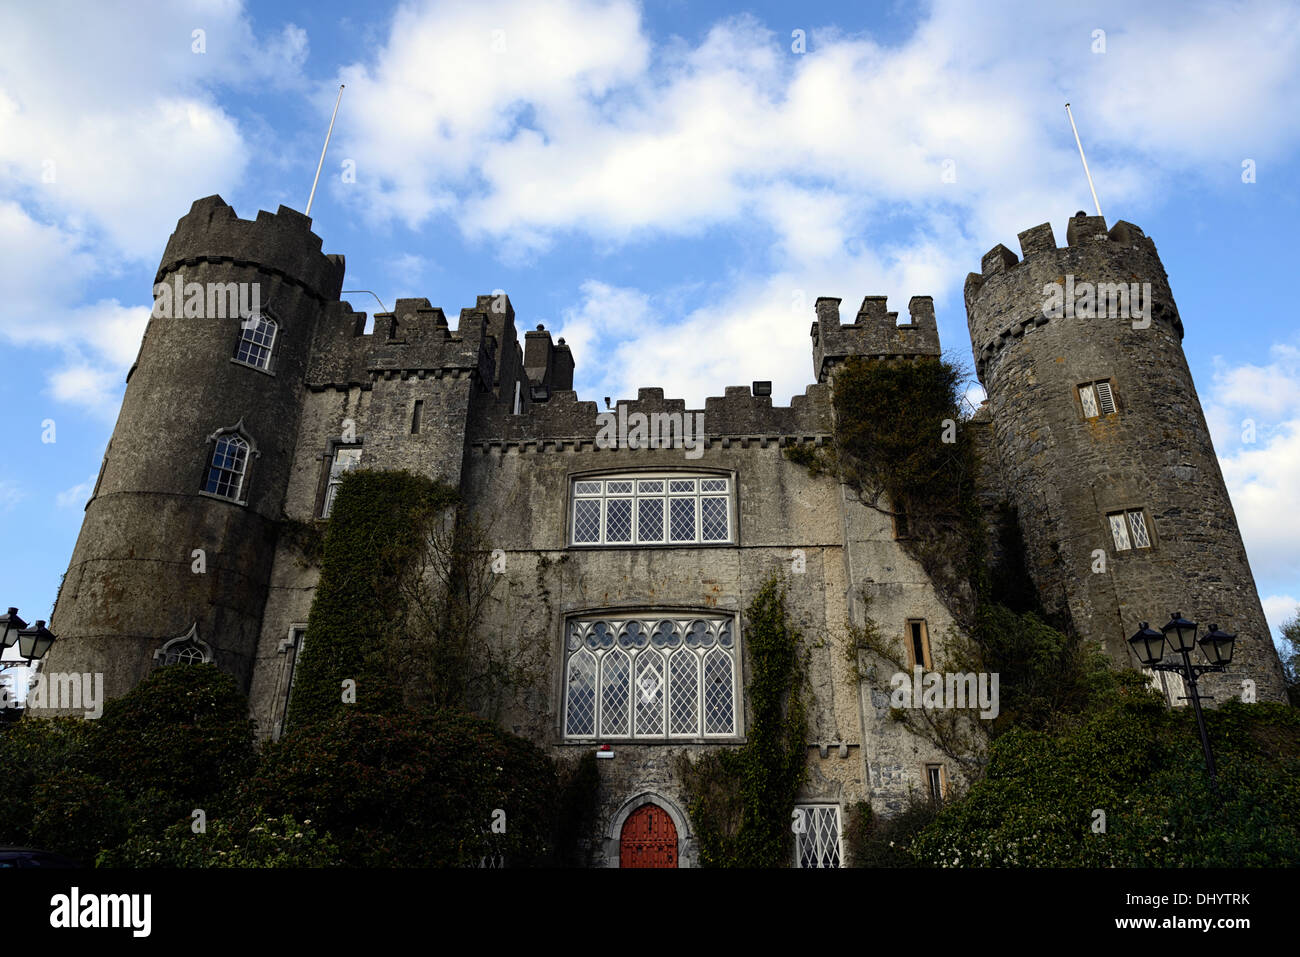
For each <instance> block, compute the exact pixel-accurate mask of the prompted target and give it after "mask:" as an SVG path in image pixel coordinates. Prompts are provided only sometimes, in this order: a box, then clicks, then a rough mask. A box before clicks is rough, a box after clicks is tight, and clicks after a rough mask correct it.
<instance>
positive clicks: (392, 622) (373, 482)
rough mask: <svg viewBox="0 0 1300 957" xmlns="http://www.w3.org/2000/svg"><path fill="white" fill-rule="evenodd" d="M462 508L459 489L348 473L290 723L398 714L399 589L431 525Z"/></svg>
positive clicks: (389, 475)
mask: <svg viewBox="0 0 1300 957" xmlns="http://www.w3.org/2000/svg"><path fill="white" fill-rule="evenodd" d="M455 501H456V493H455V491H454V490H452V489H450V488H448V487H446V486H444V485H440V484H438V483H435V482H433V481H431V480H429V479H427V478H423V477H421V476H417V475H412V474H411V473H409V472H375V471H369V470H364V469H357V470H353V471H350V472H347V473H345V474H344V476H343V481H342V484H341V485H340V487H339V491H338V493H337V495H336V497H335V499H334V504H333V506H332V508H331V512H330V521H329V528H328V531H327V533H326V536H325V545H324V551H323V558H322V562H321V577H320V584H319V585H318V586H317V588H316V594H315V598H314V599H313V601H312V606H311V613H310V615H309V616H308V619H307V635H306V639H305V645H304V648H303V654H302V658H301V660H300V661H299V662H298V663H297V665H296V667H297V675H296V677H295V679H294V694H293V700H292V701H291V702H290V704H289V724H290V726H291V727H292V726H294V725H298V724H306V723H310V722H313V721H322V720H326V719H328V718H329V717H331V716H332V715H333V714H335V713H336V712H337V711H338V710H339V709H340V708H343V707H345V705H344V703H343V699H342V692H343V682H344V681H345V680H352V681H355V682H356V703H355V704H349V705H346V707H350V708H357V709H361V710H369V711H374V712H376V713H386V712H392V711H395V710H397V709H398V708H400V706H401V689H400V688H399V687H398V686H397V682H396V680H395V679H394V677H393V676H392V674H391V672H390V671H389V669H387V668H386V667H385V666H384V663H383V660H382V659H383V653H384V649H386V647H387V642H388V640H389V637H390V636H391V634H392V633H393V631H394V630H395V629H396V628H397V626H398V623H400V622H401V621H402V620H403V618H404V616H405V614H406V612H407V609H406V608H405V603H404V602H403V601H402V600H401V595H400V594H399V593H398V589H397V588H396V587H395V583H396V582H398V581H400V580H401V579H402V577H403V575H404V574H406V573H407V570H408V568H409V567H410V565H411V563H412V562H413V561H416V560H417V559H418V557H419V555H420V554H421V553H422V550H423V549H424V547H425V537H426V534H427V530H428V528H429V527H430V525H431V524H432V523H433V522H434V521H436V520H437V518H438V517H439V516H440V515H441V514H442V513H444V512H445V510H446V509H447V508H448V507H449V506H451V505H453V504H454V503H455Z"/></svg>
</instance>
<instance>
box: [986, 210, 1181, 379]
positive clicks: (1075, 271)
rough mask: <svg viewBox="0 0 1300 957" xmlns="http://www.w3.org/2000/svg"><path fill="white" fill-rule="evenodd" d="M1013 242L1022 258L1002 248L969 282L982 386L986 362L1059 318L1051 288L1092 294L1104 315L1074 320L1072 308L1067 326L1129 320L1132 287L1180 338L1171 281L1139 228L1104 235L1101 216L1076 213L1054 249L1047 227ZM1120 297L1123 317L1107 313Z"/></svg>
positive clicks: (1156, 320)
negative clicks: (1052, 306) (1081, 322)
mask: <svg viewBox="0 0 1300 957" xmlns="http://www.w3.org/2000/svg"><path fill="white" fill-rule="evenodd" d="M1018 239H1019V242H1020V251H1021V257H1023V258H1021V257H1018V256H1017V255H1016V254H1015V253H1014V252H1012V251H1011V250H1010V249H1008V248H1007V247H1006V246H1004V245H1002V244H1001V243H999V244H998V245H996V246H994V247H993V248H992V249H990V250H989V251H988V252H987V253H985V254H984V256H983V257H982V258H981V260H980V271H979V272H978V273H975V272H972V273H970V274H968V275H967V277H966V285H965V300H966V310H967V316H968V320H969V328H970V334H971V343H972V346H973V348H974V353H975V371H976V374H977V375H978V376H979V379H980V382H981V383H984V380H985V374H986V370H987V368H988V366H989V364H990V362H991V361H993V360H994V359H995V357H997V356H999V355H1000V354H1001V353H1002V351H1003V350H1004V349H1005V348H1006V347H1007V346H1008V344H1009V343H1011V342H1014V341H1017V340H1019V339H1021V338H1023V337H1024V336H1025V335H1026V334H1028V333H1031V332H1033V331H1034V330H1035V329H1036V328H1037V327H1039V326H1043V325H1046V324H1047V323H1048V322H1051V321H1060V317H1059V316H1053V314H1052V309H1051V305H1052V301H1053V296H1054V295H1056V293H1054V292H1053V291H1052V290H1051V285H1052V284H1057V285H1060V286H1061V287H1062V289H1061V291H1060V293H1059V295H1060V296H1061V297H1062V299H1063V298H1064V297H1065V296H1066V295H1067V293H1068V294H1072V293H1073V292H1074V291H1075V290H1076V289H1078V290H1085V289H1087V290H1091V292H1090V294H1091V295H1094V296H1095V297H1096V298H1095V305H1096V310H1097V312H1099V313H1106V315H1100V314H1098V315H1096V316H1095V318H1094V316H1093V315H1085V314H1084V313H1082V312H1080V313H1079V315H1078V316H1077V317H1076V316H1075V311H1074V309H1073V305H1071V308H1070V310H1069V311H1068V313H1067V316H1068V319H1067V321H1111V320H1116V321H1129V320H1130V319H1132V318H1134V317H1133V316H1132V315H1130V314H1129V313H1128V310H1129V308H1131V307H1133V306H1135V305H1136V304H1135V303H1131V302H1130V296H1129V293H1130V290H1131V288H1132V286H1133V285H1136V286H1137V287H1138V289H1137V292H1138V294H1139V296H1140V297H1141V298H1139V299H1138V300H1137V303H1141V304H1143V308H1144V309H1147V308H1149V310H1150V317H1149V318H1150V319H1151V322H1152V323H1153V324H1155V325H1158V326H1161V327H1163V328H1165V329H1168V330H1171V331H1172V334H1174V335H1176V336H1177V338H1178V339H1179V340H1181V339H1182V337H1183V324H1182V320H1181V318H1179V315H1178V308H1177V306H1176V305H1175V304H1174V300H1173V294H1172V292H1171V291H1170V288H1169V279H1168V276H1167V275H1166V273H1165V270H1164V266H1163V265H1162V264H1161V262H1160V257H1159V254H1158V253H1157V252H1156V246H1155V243H1154V242H1152V241H1151V239H1150V238H1149V237H1148V236H1147V235H1146V234H1145V233H1144V232H1143V231H1142V229H1141V228H1140V227H1138V226H1136V225H1134V224H1133V223H1129V222H1125V221H1123V220H1120V221H1119V222H1117V223H1116V224H1115V225H1114V226H1113V227H1111V228H1110V229H1109V230H1107V228H1106V220H1105V219H1104V218H1103V217H1101V216H1088V215H1086V214H1084V213H1083V212H1079V213H1076V214H1075V215H1074V216H1073V217H1072V218H1071V219H1070V221H1069V225H1068V227H1067V229H1066V245H1065V246H1061V247H1058V246H1057V245H1056V237H1055V235H1054V234H1053V231H1052V226H1051V223H1041V224H1040V225H1038V226H1034V227H1032V228H1030V229H1026V230H1025V231H1024V232H1022V233H1020V234H1019V237H1018ZM1085 284H1086V285H1085ZM1121 287H1122V288H1121ZM1121 300H1122V302H1123V303H1125V304H1128V305H1126V306H1125V307H1124V310H1123V314H1116V315H1110V313H1111V312H1116V313H1118V312H1119V311H1120V310H1119V309H1118V306H1119V304H1120V303H1121ZM1112 305H1114V306H1115V307H1116V308H1112ZM1137 318H1138V321H1139V322H1141V321H1142V317H1140V316H1139V317H1137ZM1138 328H1141V326H1139V327H1138Z"/></svg>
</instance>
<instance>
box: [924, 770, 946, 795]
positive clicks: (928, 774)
mask: <svg viewBox="0 0 1300 957" xmlns="http://www.w3.org/2000/svg"><path fill="white" fill-rule="evenodd" d="M925 781H926V786H927V790H929V792H930V801H931V802H932V803H934V804H942V803H943V799H944V792H945V791H946V790H947V788H946V784H947V780H946V777H945V775H944V772H943V765H942V764H927V765H926V766H925Z"/></svg>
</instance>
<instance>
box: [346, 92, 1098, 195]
mask: <svg viewBox="0 0 1300 957" xmlns="http://www.w3.org/2000/svg"><path fill="white" fill-rule="evenodd" d="M1065 115H1066V116H1068V117H1069V118H1070V129H1072V130H1074V142H1075V143H1076V144H1077V145H1078V147H1079V159H1081V160H1083V175H1084V176H1086V177H1088V189H1090V190H1092V205H1094V206H1096V207H1097V215H1098V216H1100V215H1101V203H1099V202H1097V188H1096V187H1095V186H1093V185H1092V174H1091V173H1090V172H1088V158H1087V157H1086V156H1084V155H1083V143H1082V142H1081V141H1080V140H1079V128H1078V127H1077V126H1075V125H1074V114H1073V113H1071V112H1070V104H1069V103H1067V104H1065ZM324 158H325V157H324V154H322V155H321V159H324Z"/></svg>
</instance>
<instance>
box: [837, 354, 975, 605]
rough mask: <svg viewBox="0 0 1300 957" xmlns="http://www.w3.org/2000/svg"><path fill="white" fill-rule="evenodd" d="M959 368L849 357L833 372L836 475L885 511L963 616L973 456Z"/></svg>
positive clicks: (971, 584)
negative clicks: (962, 402) (960, 391)
mask: <svg viewBox="0 0 1300 957" xmlns="http://www.w3.org/2000/svg"><path fill="white" fill-rule="evenodd" d="M964 379H965V375H964V373H963V372H962V370H961V369H960V368H958V367H957V366H956V365H954V364H953V363H951V362H948V361H946V360H943V359H939V358H931V357H922V358H919V359H914V360H909V361H905V362H904V361H893V362H882V361H879V360H876V361H867V360H864V359H860V358H856V357H855V358H851V359H849V360H848V361H847V362H845V363H844V365H843V366H841V367H840V368H839V369H838V370H837V371H836V374H835V394H834V403H835V420H836V422H835V455H836V457H837V465H838V469H837V471H838V474H839V476H840V480H841V481H843V482H845V483H846V484H847V485H848V486H849V487H850V488H852V489H853V490H854V491H855V492H856V493H857V495H858V498H859V499H860V500H861V501H862V502H863V503H864V504H866V505H868V506H870V507H872V508H875V509H877V510H880V511H884V512H887V513H889V514H890V515H891V516H892V517H893V519H894V521H895V523H896V526H897V527H898V528H899V533H900V534H899V543H900V545H901V546H902V547H903V549H904V550H905V551H906V552H908V553H909V554H911V555H912V557H913V558H915V559H916V560H917V561H918V562H920V564H921V566H922V567H923V568H924V569H925V570H926V572H927V573H928V574H929V575H930V577H931V579H933V580H934V582H935V585H936V587H937V588H938V589H939V592H940V597H942V598H943V600H944V602H945V604H947V605H948V607H949V609H950V610H951V611H952V613H953V615H954V617H956V618H957V619H958V621H961V622H963V623H969V621H970V619H971V617H972V616H973V612H974V597H975V594H974V593H975V591H977V590H979V589H981V588H982V587H983V579H984V571H983V559H984V529H983V525H982V522H981V518H980V509H979V504H978V502H977V500H976V496H975V476H976V471H977V469H978V459H977V456H976V452H975V446H974V441H973V439H972V436H971V433H970V429H969V428H968V427H967V425H966V422H965V421H963V419H962V416H961V414H960V409H959V404H958V403H959V401H960V400H959V395H958V389H959V387H960V386H961V384H962V382H963V381H964Z"/></svg>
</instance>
